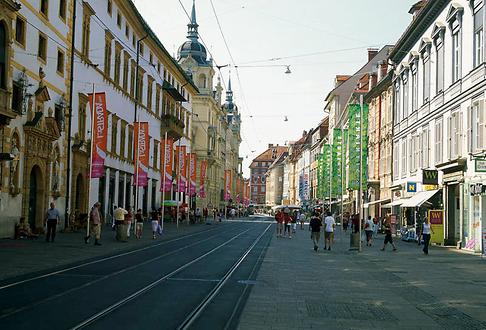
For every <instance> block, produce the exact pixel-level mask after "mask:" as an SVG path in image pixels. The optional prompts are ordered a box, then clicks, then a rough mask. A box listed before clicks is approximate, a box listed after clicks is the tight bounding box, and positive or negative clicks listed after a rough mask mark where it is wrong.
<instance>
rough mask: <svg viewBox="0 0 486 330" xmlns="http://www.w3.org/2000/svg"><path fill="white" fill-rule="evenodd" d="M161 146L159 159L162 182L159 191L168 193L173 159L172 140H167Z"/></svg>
mask: <svg viewBox="0 0 486 330" xmlns="http://www.w3.org/2000/svg"><path fill="white" fill-rule="evenodd" d="M161 146H162V153H161V155H162V157H160V168H161V169H162V180H161V184H160V191H164V190H165V192H169V191H171V188H172V163H173V159H174V149H173V148H174V140H172V139H167V140H165V141H164V143H163V144H161Z"/></svg>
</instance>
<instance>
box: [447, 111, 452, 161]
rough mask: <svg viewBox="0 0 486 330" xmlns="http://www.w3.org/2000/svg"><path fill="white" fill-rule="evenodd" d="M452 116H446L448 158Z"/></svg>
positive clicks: (449, 154)
mask: <svg viewBox="0 0 486 330" xmlns="http://www.w3.org/2000/svg"><path fill="white" fill-rule="evenodd" d="M451 133H452V116H450V117H449V118H447V158H448V159H449V160H450V159H451V156H452V141H451V136H452V134H451Z"/></svg>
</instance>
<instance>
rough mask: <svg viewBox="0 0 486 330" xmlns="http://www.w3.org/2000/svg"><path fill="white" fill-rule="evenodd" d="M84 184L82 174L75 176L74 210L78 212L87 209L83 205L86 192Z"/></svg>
mask: <svg viewBox="0 0 486 330" xmlns="http://www.w3.org/2000/svg"><path fill="white" fill-rule="evenodd" d="M84 186H85V185H84V179H83V175H82V174H81V173H80V174H78V176H77V177H76V195H75V198H74V210H75V211H77V212H78V214H83V213H84V212H86V210H87V208H86V205H85V196H86V194H85V187H84Z"/></svg>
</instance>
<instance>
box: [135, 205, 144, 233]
mask: <svg viewBox="0 0 486 330" xmlns="http://www.w3.org/2000/svg"><path fill="white" fill-rule="evenodd" d="M142 231H143V215H142V209H138V210H137V213H136V214H135V236H136V237H137V238H138V239H140V238H142Z"/></svg>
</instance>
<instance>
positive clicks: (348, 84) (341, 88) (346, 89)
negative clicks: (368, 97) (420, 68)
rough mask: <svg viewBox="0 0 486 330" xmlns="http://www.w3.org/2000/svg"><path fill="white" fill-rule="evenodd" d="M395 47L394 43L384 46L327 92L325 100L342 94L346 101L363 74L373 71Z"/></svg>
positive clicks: (341, 100)
mask: <svg viewBox="0 0 486 330" xmlns="http://www.w3.org/2000/svg"><path fill="white" fill-rule="evenodd" d="M392 48H393V46H392V45H386V46H383V48H382V49H380V51H379V52H378V53H377V54H376V55H375V56H374V57H373V58H372V59H371V60H370V61H368V62H367V63H366V64H365V65H363V66H362V67H361V68H360V69H359V70H358V71H356V73H355V74H353V75H352V76H350V77H349V78H348V79H346V81H344V82H343V83H342V84H341V85H338V86H336V87H335V88H334V89H333V90H332V91H330V92H329V94H327V96H326V99H325V101H328V102H329V101H330V100H331V99H332V97H333V96H335V95H339V96H342V98H340V102H343V101H344V102H345V101H347V100H348V99H349V96H350V95H351V93H352V92H353V91H354V89H355V88H356V84H357V83H358V80H359V79H360V78H361V77H362V76H363V74H365V73H369V72H371V71H372V69H373V68H372V67H373V66H374V65H375V64H376V63H378V62H380V61H383V60H385V59H386V58H388V55H389V52H390V50H391V49H392Z"/></svg>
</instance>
